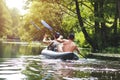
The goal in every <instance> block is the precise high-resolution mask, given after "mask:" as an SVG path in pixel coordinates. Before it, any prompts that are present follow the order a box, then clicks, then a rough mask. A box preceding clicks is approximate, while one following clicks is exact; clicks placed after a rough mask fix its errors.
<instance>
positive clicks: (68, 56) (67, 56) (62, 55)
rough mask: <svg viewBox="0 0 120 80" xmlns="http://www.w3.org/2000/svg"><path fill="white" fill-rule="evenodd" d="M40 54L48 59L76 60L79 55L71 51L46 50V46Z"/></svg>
mask: <svg viewBox="0 0 120 80" xmlns="http://www.w3.org/2000/svg"><path fill="white" fill-rule="evenodd" d="M41 55H44V56H45V57H46V58H48V59H62V60H78V59H79V57H78V55H77V54H75V53H71V52H55V51H51V50H48V49H47V48H45V49H43V50H42V51H41Z"/></svg>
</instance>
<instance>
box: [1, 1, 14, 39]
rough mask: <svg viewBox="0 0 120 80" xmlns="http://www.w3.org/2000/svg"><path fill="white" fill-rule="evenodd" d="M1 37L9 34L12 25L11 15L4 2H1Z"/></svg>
mask: <svg viewBox="0 0 120 80" xmlns="http://www.w3.org/2000/svg"><path fill="white" fill-rule="evenodd" d="M0 10H1V11H0V37H2V36H5V35H7V34H9V33H10V32H9V29H10V26H11V25H12V20H11V15H10V13H9V10H8V8H7V7H6V5H5V2H4V1H3V0H1V1H0Z"/></svg>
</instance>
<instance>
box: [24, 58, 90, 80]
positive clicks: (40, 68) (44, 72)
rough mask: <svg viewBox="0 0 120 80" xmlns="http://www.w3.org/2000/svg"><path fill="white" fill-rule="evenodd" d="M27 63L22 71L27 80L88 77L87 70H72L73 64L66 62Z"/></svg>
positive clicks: (58, 79) (60, 79)
mask: <svg viewBox="0 0 120 80" xmlns="http://www.w3.org/2000/svg"><path fill="white" fill-rule="evenodd" d="M27 63H28V65H27V66H26V68H25V70H23V71H22V73H23V74H25V75H26V76H27V78H28V80H62V79H64V78H89V77H90V73H89V72H86V73H85V72H81V71H79V70H74V69H72V67H75V64H71V63H67V62H62V61H61V62H57V63H56V62H55V63H54V62H53V63H51V62H50V61H49V60H48V61H45V62H40V61H29V62H28V61H27Z"/></svg>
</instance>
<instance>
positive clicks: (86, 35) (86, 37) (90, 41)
mask: <svg viewBox="0 0 120 80" xmlns="http://www.w3.org/2000/svg"><path fill="white" fill-rule="evenodd" d="M75 5H76V12H77V16H78V20H79V25H80V27H81V30H82V32H83V34H84V36H85V39H86V40H87V42H88V43H89V44H90V45H91V46H92V48H93V51H96V50H97V49H98V48H97V45H96V43H94V42H93V40H92V38H90V37H89V35H88V33H87V31H86V29H85V27H84V24H83V20H82V17H81V14H80V8H79V3H78V0H75Z"/></svg>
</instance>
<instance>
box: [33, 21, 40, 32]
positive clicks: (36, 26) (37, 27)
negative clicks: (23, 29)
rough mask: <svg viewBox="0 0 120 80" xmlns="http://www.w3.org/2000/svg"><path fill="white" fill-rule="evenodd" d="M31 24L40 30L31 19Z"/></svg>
mask: <svg viewBox="0 0 120 80" xmlns="http://www.w3.org/2000/svg"><path fill="white" fill-rule="evenodd" d="M31 24H32V25H33V26H34V27H35V28H36V29H38V30H40V27H39V26H38V25H36V24H35V23H34V22H33V21H31Z"/></svg>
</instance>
